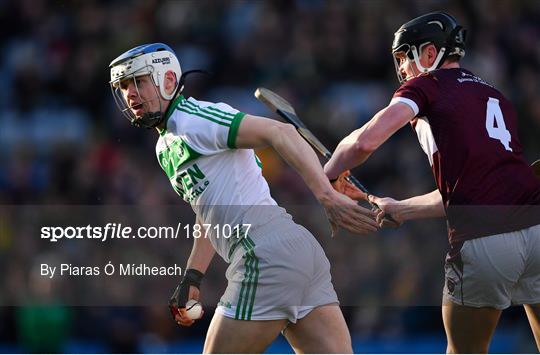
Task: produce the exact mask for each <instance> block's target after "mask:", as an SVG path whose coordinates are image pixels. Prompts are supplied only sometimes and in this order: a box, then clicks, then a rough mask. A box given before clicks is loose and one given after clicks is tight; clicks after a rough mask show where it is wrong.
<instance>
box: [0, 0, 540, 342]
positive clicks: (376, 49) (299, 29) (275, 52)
mask: <svg viewBox="0 0 540 355" xmlns="http://www.w3.org/2000/svg"><path fill="white" fill-rule="evenodd" d="M433 10H445V11H447V12H449V13H451V14H452V15H454V16H455V17H456V18H457V19H458V20H459V21H460V22H461V23H462V24H463V25H464V26H465V27H466V28H467V29H468V31H469V32H468V43H467V52H466V56H465V58H464V60H463V62H462V64H463V66H464V67H466V68H468V69H470V70H471V71H473V72H474V73H475V74H477V75H479V76H481V77H482V78H483V79H485V80H486V81H488V82H490V83H492V84H493V85H494V86H496V87H497V88H499V90H501V91H502V92H503V93H504V94H505V95H506V96H507V97H508V98H510V99H511V100H512V101H513V103H514V105H515V107H516V109H517V111H518V113H519V131H520V137H521V140H522V143H523V146H524V149H525V156H526V157H527V159H528V160H529V161H530V162H532V161H533V160H535V159H537V158H539V157H540V139H538V137H540V74H539V72H538V67H539V66H540V1H538V0H520V1H515V0H495V1H488V0H477V1H443V0H438V1H435V0H433V1H432V0H418V1H412V0H405V1H401V0H400V1H398V0H392V1H389V0H365V1H360V0H359V1H346V0H337V1H322V0H296V1H293V0H290V1H285V0H283V1H225V0H213V1H211V0H202V1H180V0H178V1H157V0H150V1H142V0H141V1H97V0H88V1H45V0H19V1H9V0H0V28H1V30H0V77H1V78H2V80H0V144H1V148H2V149H1V151H0V204H1V205H3V208H4V210H6V209H8V210H9V208H11V207H13V208H15V207H14V206H15V205H38V206H47V205H137V206H141V207H142V208H159V206H168V208H170V207H171V206H174V205H179V206H180V205H183V204H184V202H183V201H181V199H180V198H179V197H178V196H177V195H176V194H175V193H174V191H173V190H172V188H171V187H170V185H169V183H168V179H167V178H166V176H165V174H164V173H163V172H162V171H161V169H160V167H159V165H158V163H157V160H156V158H155V149H154V146H155V142H156V140H157V133H156V132H154V131H146V130H143V129H136V128H134V127H131V126H130V124H129V122H128V121H127V120H126V119H125V118H123V117H122V116H121V114H120V113H119V111H118V110H117V108H116V106H115V104H114V100H113V98H112V95H111V92H110V88H109V84H108V81H109V70H108V65H109V63H110V61H111V60H112V59H114V58H115V57H117V56H118V55H119V54H121V53H123V52H124V51H126V50H128V49H130V48H132V47H134V46H136V45H139V44H142V43H150V42H164V43H167V44H169V45H170V46H171V47H172V48H173V49H174V50H175V51H176V54H177V55H178V58H179V60H180V64H181V66H182V69H183V70H184V71H186V70H190V69H205V70H208V71H210V72H212V75H211V76H203V75H193V76H190V78H189V79H188V81H187V84H186V89H185V91H184V96H193V97H195V98H197V99H200V100H208V101H216V102H218V101H223V102H227V103H228V104H230V105H231V106H233V107H235V108H237V109H239V110H241V111H244V112H248V113H251V114H257V115H263V116H271V115H270V113H269V112H268V111H267V110H266V109H265V107H263V106H262V104H260V103H259V102H258V101H256V100H255V99H254V97H253V92H254V90H255V88H256V87H258V86H265V87H268V88H270V89H272V90H274V91H276V92H278V93H280V94H281V95H282V96H284V97H286V98H287V99H288V100H289V101H290V102H291V103H293V105H294V106H295V107H296V110H297V112H299V114H300V116H301V117H302V118H303V119H304V120H305V122H306V123H307V125H308V126H309V127H310V128H311V129H312V130H313V131H314V133H315V134H316V135H317V136H318V137H319V138H320V139H321V140H322V141H323V142H324V143H326V144H327V145H328V146H329V147H331V148H333V147H335V145H336V144H337V142H338V141H339V140H340V139H341V138H343V137H344V136H345V135H346V134H348V133H349V132H350V131H352V130H353V129H355V128H358V127H359V126H361V125H362V124H363V123H365V122H366V121H367V120H369V119H370V118H371V116H372V115H373V114H374V113H375V112H377V111H378V110H379V109H381V108H382V107H384V106H385V105H386V104H387V103H388V102H389V100H390V98H391V96H392V94H393V92H394V90H396V89H397V87H398V82H397V79H396V76H395V72H394V65H393V61H392V57H391V54H390V46H391V43H392V39H393V33H394V32H395V30H396V29H397V28H398V27H399V26H400V25H401V24H402V23H404V22H405V21H407V20H409V19H411V18H413V17H415V16H418V15H420V14H422V13H425V12H427V11H433ZM456 144H459V142H456ZM258 155H259V156H260V158H261V160H262V161H263V173H264V175H265V176H266V177H267V179H268V181H269V183H270V186H271V191H272V194H273V196H274V197H275V199H276V200H277V201H278V202H280V203H282V204H283V205H285V206H288V205H291V206H292V205H294V206H296V208H292V209H293V211H292V213H293V215H294V216H295V219H296V220H297V221H299V222H302V223H306V224H308V225H309V224H310V219H311V217H310V215H309V211H311V210H312V209H311V208H305V209H303V208H302V207H301V206H303V205H306V206H307V205H309V206H313V205H314V204H315V201H314V199H313V197H312V196H311V194H310V192H309V190H307V188H306V187H305V186H304V184H303V182H302V181H301V179H300V178H299V177H298V175H297V174H296V173H295V172H294V171H292V170H291V169H290V168H289V167H287V166H286V164H285V163H283V162H282V161H281V160H280V158H279V157H278V156H276V154H275V153H274V152H273V151H271V150H263V151H260V152H258ZM355 173H356V175H357V176H358V177H359V178H360V180H361V181H364V182H365V184H366V185H367V186H370V188H371V190H372V191H374V192H375V193H377V194H381V195H388V196H392V197H396V198H405V197H409V196H412V195H414V194H418V193H425V192H429V191H431V190H432V189H433V188H434V186H435V185H434V181H433V178H432V174H431V171H430V168H429V164H428V161H427V159H426V157H425V155H424V154H423V152H422V151H421V149H420V146H419V144H418V143H417V140H416V137H415V135H414V133H413V131H412V130H411V129H408V128H404V129H402V130H401V131H399V132H398V134H397V135H396V136H394V137H393V138H392V139H391V140H390V141H389V142H387V143H385V144H384V145H383V146H382V148H381V149H380V151H378V152H376V153H375V154H374V155H373V156H372V158H371V159H370V161H369V162H368V163H367V164H365V165H364V166H363V167H362V168H360V169H358V170H357V171H355ZM10 206H11V207H10ZM179 213H189V209H187V208H186V207H185V206H183V207H179ZM0 218H1V217H0ZM3 223H4V225H5V224H9V220H5V221H3ZM315 224H316V223H315ZM314 228H322V227H321V226H320V223H319V224H318V227H317V224H316V226H315V227H314ZM3 230H4V233H2V234H1V235H0V265H1V266H2V272H5V270H10V269H13V265H10V262H11V260H12V258H11V254H10V252H11V249H10V245H12V242H13V239H14V238H17V233H18V232H17V228H14V227H13V226H12V228H4V229H3ZM7 230H11V232H9V233H8V232H6V231H7ZM314 234H315V235H317V236H318V239H319V240H321V243H323V244H325V247H326V244H328V241H327V240H326V239H328V237H329V236H328V230H327V229H325V228H322V229H318V230H314ZM379 238H380V240H378V241H377V242H376V243H372V244H369V245H370V247H367V248H362V249H358V248H347V247H345V246H347V243H348V241H347V238H345V239H344V242H343V243H344V244H343V245H341V246H339V245H337V246H336V243H335V242H334V243H332V245H331V246H328V248H327V253H328V256H329V258H330V260H331V262H332V265H333V266H332V267H333V273H334V275H335V274H336V273H339V274H343V273H347V272H349V273H353V274H354V275H355V280H360V281H361V284H360V285H355V284H351V283H350V282H348V281H347V279H346V278H342V279H338V280H337V282H336V289H337V291H338V294H339V293H341V294H342V295H343V297H344V298H345V299H351V298H353V297H354V295H355V294H356V293H362V292H363V290H366V289H372V288H374V286H373V285H374V284H375V285H377V286H376V287H375V288H383V289H385V290H387V291H388V292H387V293H386V295H387V297H388V298H387V299H385V300H384V301H382V302H381V303H379V307H375V306H364V307H346V308H345V309H344V311H345V313H346V316H347V321H348V324H349V327H350V329H351V332H352V334H353V337H354V338H355V339H359V340H358V341H363V342H361V343H360V344H361V346H360V347H358V348H357V349H356V350H357V351H360V352H366V351H368V352H379V351H385V349H386V350H388V351H393V352H400V351H401V352H407V351H413V352H422V351H423V350H426V351H429V352H442V351H444V333H443V330H442V325H441V320H440V315H439V311H438V309H437V308H436V307H401V306H403V305H411V304H414V305H417V306H419V305H421V304H420V303H421V302H420V303H419V302H418V301H416V302H415V301H413V300H414V299H415V298H417V297H424V296H425V295H426V294H429V296H425V297H439V295H440V293H441V290H442V283H443V260H444V252H445V248H446V230H445V227H444V223H442V222H430V223H409V224H408V225H406V226H404V227H403V228H401V229H399V230H396V231H385V232H382V233H381V234H380V235H379ZM373 245H376V246H377V247H373ZM119 252H120V251H119ZM183 255H185V253H184V254H183ZM355 258H357V259H362V260H364V263H363V264H362V265H371V268H367V269H366V268H361V269H359V268H354V267H351V265H350V264H349V260H355ZM19 262H20V261H19ZM178 262H179V263H180V264H183V262H184V259H182V260H179V261H178ZM2 277H3V276H2ZM172 288H173V285H171V289H172ZM209 288H210V287H209ZM1 292H5V290H2V291H0V293H1ZM207 292H211V291H210V290H209V291H207ZM419 295H420V296H419ZM422 295H423V296H422ZM0 296H1V295H0ZM168 297H169V295H168V294H167V295H163V301H164V303H165V302H166V301H167V299H168ZM347 297H348V298H347ZM373 297H376V296H373ZM0 299H2V297H0ZM430 299H431V298H430ZM348 304H349V305H350V304H353V303H350V302H349V303H348ZM383 304H384V307H382V305H383ZM346 305H347V304H346ZM2 306H3V307H2V308H0V351H9V352H16V351H39V352H61V351H71V352H85V351H93V352H102V351H103V352H118V351H119V352H141V351H153V352H161V351H176V352H183V351H190V350H191V351H200V350H197V349H199V348H198V347H197V346H199V345H198V344H201V342H202V339H203V337H204V335H205V333H206V327H207V325H208V321H207V320H208V319H209V317H207V318H206V319H207V320H206V321H201V322H199V324H198V325H197V326H195V327H194V328H192V329H183V330H179V329H176V328H175V327H173V324H172V322H170V320H169V316H168V314H166V312H167V310H166V309H164V308H163V307H162V306H159V307H158V306H156V307H66V306H65V305H62V304H55V305H46V304H45V305H28V306H25V307H12V306H11V305H10V304H6V303H5V302H4V304H2ZM126 306H129V305H126ZM209 313H210V312H209ZM526 327H527V324H526V320H525V318H524V313H523V311H522V310H521V309H518V308H517V309H512V310H510V311H508V312H507V313H506V315H505V316H504V318H503V324H502V327H501V328H502V330H501V331H500V332H501V333H498V336H496V337H495V342H496V343H495V344H499V345H496V346H500V347H498V348H496V349H499V350H501V351H505V352H515V351H517V352H531V351H535V350H534V347H533V348H532V350H531V348H530V346H531V344H532V335H530V333H527V330H526ZM415 339H416V340H415ZM430 339H435V340H433V345H432V346H433V347H429V346H428V345H426V344H431V343H430V341H431V340H430ZM501 339H503V340H504V341H502V340H501ZM392 341H394V342H396V343H395V344H401V347H400V345H396V347H395V348H392V347H386V348H385V347H384V344H389V343H391V342H392ZM187 344H191V346H192V347H189V346H188V345H187ZM505 344H506V345H505ZM508 344H509V345H508ZM362 345H363V346H364V347H362ZM415 346H417V347H415ZM422 346H424V347H422ZM504 346H507V347H506V348H505V347H504ZM440 347H442V348H440ZM415 350H416V351H415Z"/></svg>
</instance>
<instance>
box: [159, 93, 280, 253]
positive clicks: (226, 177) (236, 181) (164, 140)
mask: <svg viewBox="0 0 540 355" xmlns="http://www.w3.org/2000/svg"><path fill="white" fill-rule="evenodd" d="M244 115H245V114H244V113H243V112H239V111H238V110H235V109H234V108H232V107H230V106H229V105H227V104H224V103H211V102H205V101H198V100H195V99H193V98H188V99H185V98H184V97H183V96H179V97H178V98H176V99H175V100H174V102H173V103H172V104H171V107H170V108H169V110H168V111H167V113H166V116H165V119H166V129H165V130H163V131H162V132H161V133H160V137H159V140H158V142H157V144H156V154H157V158H158V161H159V164H160V165H161V167H162V168H163V170H164V171H165V173H166V174H167V176H168V178H169V180H170V182H171V185H172V187H173V188H174V190H175V191H176V192H177V193H178V194H179V195H180V196H181V197H182V198H183V199H184V200H185V201H186V202H188V203H190V204H191V207H192V208H193V211H194V212H195V213H196V214H197V216H198V217H199V218H200V220H201V221H202V223H205V224H209V225H210V226H211V227H210V228H209V229H208V237H209V238H210V240H211V242H212V245H213V246H214V248H215V249H216V251H217V252H218V254H220V255H221V256H222V257H223V259H225V260H226V261H229V255H228V253H229V249H230V247H231V246H232V245H235V244H236V242H238V238H237V237H236V234H238V233H236V234H234V233H233V234H234V236H231V237H230V238H225V237H224V236H225V234H227V233H223V231H224V230H223V228H225V230H228V229H229V228H234V227H235V226H241V225H242V224H247V223H249V224H252V225H253V224H260V223H264V222H265V219H268V218H271V216H270V215H269V213H268V211H269V210H275V211H279V210H281V211H282V212H281V213H283V211H284V210H282V209H280V208H266V209H264V211H263V212H262V213H254V212H253V210H254V208H255V207H258V206H276V205H277V204H276V202H275V201H274V199H273V198H272V197H271V196H270V190H269V188H268V184H267V183H266V180H265V179H264V177H263V176H262V172H261V163H260V160H259V159H258V158H257V156H256V155H255V152H254V151H253V150H252V149H236V145H235V141H236V135H237V133H238V127H239V125H240V122H241V120H242V118H243V117H244ZM272 214H273V213H272ZM262 215H264V217H263V216H262Z"/></svg>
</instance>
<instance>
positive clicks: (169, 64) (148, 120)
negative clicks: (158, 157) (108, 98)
mask: <svg viewBox="0 0 540 355" xmlns="http://www.w3.org/2000/svg"><path fill="white" fill-rule="evenodd" d="M109 67H110V69H111V80H110V81H109V84H110V86H111V91H112V94H113V97H114V100H115V102H116V105H117V107H118V108H119V109H120V112H122V114H123V115H124V116H125V117H126V118H127V119H128V120H129V121H130V122H131V123H132V124H133V125H134V126H136V127H144V128H154V127H156V126H158V125H159V124H161V122H163V119H164V116H165V112H164V111H165V110H166V109H167V108H166V107H162V105H161V100H160V98H163V99H165V100H172V99H173V98H174V97H175V96H176V95H177V94H178V93H179V92H181V90H182V89H183V86H182V85H181V84H180V81H181V80H180V79H181V77H182V70H181V68H180V63H179V62H178V58H176V55H175V54H174V52H173V50H172V49H171V48H170V47H169V46H167V45H166V44H163V43H152V44H145V45H141V46H138V47H135V48H133V49H130V50H129V51H127V52H125V53H123V54H122V55H120V56H119V57H118V58H116V59H115V60H113V61H112V62H111V64H110V65H109ZM168 71H172V72H173V73H174V74H175V75H176V80H177V84H176V88H175V89H174V90H173V91H172V93H167V92H166V91H165V85H164V81H165V73H166V72H168ZM145 75H149V76H150V78H152V83H153V86H154V89H155V93H156V95H155V96H153V95H152V96H153V97H151V98H146V100H143V97H142V96H141V93H140V91H139V87H138V86H137V79H136V78H137V77H140V76H145ZM126 80H132V81H133V84H134V85H135V89H136V92H137V96H138V99H137V103H136V104H135V105H134V106H130V104H129V102H128V101H127V100H126V97H124V94H123V93H122V86H123V85H124V84H125V82H126ZM153 100H158V102H159V103H160V105H159V111H156V112H150V111H149V110H148V109H149V106H150V105H149V103H150V102H151V101H153ZM140 105H142V106H143V108H145V111H146V112H145V113H144V114H142V115H140V116H139V117H138V116H137V115H136V114H135V111H136V110H137V108H139V106H140Z"/></svg>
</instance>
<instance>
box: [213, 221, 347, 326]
mask: <svg viewBox="0 0 540 355" xmlns="http://www.w3.org/2000/svg"><path fill="white" fill-rule="evenodd" d="M226 275H227V280H228V281H229V282H228V285H227V289H226V290H225V293H224V294H223V296H222V297H221V300H220V302H219V304H218V307H217V309H216V312H219V313H220V314H223V315H224V316H226V317H229V318H234V319H240V320H275V319H287V320H289V321H290V322H292V323H296V321H297V320H298V319H301V318H303V317H305V316H306V315H307V314H308V313H309V312H311V311H312V310H313V309H314V308H315V307H318V306H322V305H327V304H338V303H339V302H338V298H337V295H336V292H335V291H334V287H333V286H332V280H331V276H330V263H329V261H328V259H327V258H326V255H325V254H324V251H323V249H322V247H321V246H320V244H319V243H318V242H317V240H316V239H315V238H314V237H313V235H312V234H311V233H310V232H309V231H308V230H307V229H305V228H304V227H302V226H300V225H298V224H296V223H294V222H293V221H292V220H291V219H287V218H279V219H276V220H274V221H272V222H270V223H268V224H266V225H264V226H261V227H259V228H257V229H256V230H253V231H250V232H249V236H248V237H246V238H244V239H243V240H242V242H240V243H239V246H238V247H237V248H236V249H235V250H234V251H233V252H232V255H231V263H230V265H229V267H228V269H227V273H226Z"/></svg>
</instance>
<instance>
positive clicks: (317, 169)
mask: <svg viewBox="0 0 540 355" xmlns="http://www.w3.org/2000/svg"><path fill="white" fill-rule="evenodd" d="M266 146H271V147H273V148H274V149H275V150H276V151H277V152H278V153H279V155H281V157H282V158H283V159H284V160H285V161H286V162H287V163H288V164H289V165H290V166H292V167H293V168H294V169H295V170H296V171H297V172H298V173H299V174H300V176H301V177H302V178H303V179H304V181H305V182H306V184H307V186H308V187H309V189H310V190H311V191H312V192H313V194H314V195H315V197H316V198H317V199H318V200H319V201H320V202H321V204H322V205H323V206H324V207H325V209H326V213H327V215H328V218H329V219H330V222H331V224H332V227H333V230H332V231H333V234H334V233H335V232H336V225H339V226H341V227H343V228H345V229H347V230H349V231H351V232H353V233H357V234H365V233H368V232H373V231H376V230H377V223H376V222H375V214H374V213H373V212H372V211H370V210H368V209H366V208H364V207H362V206H359V205H358V204H357V203H356V202H355V201H353V200H351V199H350V198H348V197H347V196H344V195H342V194H340V193H338V192H336V191H335V190H334V189H333V188H332V185H331V184H330V182H329V181H328V178H327V177H326V175H325V174H324V172H323V170H322V167H321V163H320V162H319V159H318V157H317V155H316V154H315V152H314V151H313V149H312V148H311V147H310V146H309V144H308V143H307V142H306V141H305V140H304V139H303V138H302V137H301V136H300V135H299V134H298V132H297V131H296V129H295V128H294V127H293V126H292V125H290V124H285V123H282V122H279V121H275V120H271V119H268V118H264V117H257V116H251V115H246V116H245V117H244V119H243V120H242V123H241V124H240V127H239V129H238V135H237V137H236V147H237V148H262V147H266Z"/></svg>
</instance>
